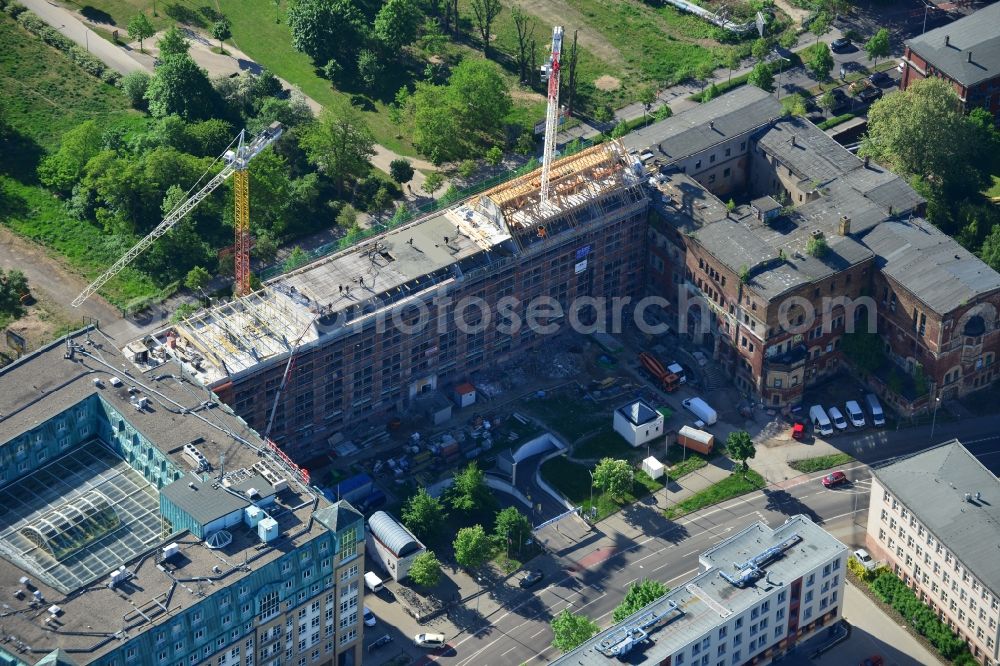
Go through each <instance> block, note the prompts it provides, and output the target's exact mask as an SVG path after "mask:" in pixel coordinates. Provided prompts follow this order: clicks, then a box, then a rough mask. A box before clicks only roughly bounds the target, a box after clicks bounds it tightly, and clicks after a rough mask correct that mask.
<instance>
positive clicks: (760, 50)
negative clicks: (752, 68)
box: [750, 37, 771, 60]
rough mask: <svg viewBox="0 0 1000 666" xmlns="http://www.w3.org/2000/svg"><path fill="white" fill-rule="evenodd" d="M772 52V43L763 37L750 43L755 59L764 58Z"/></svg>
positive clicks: (751, 52) (751, 53)
mask: <svg viewBox="0 0 1000 666" xmlns="http://www.w3.org/2000/svg"><path fill="white" fill-rule="evenodd" d="M770 52H771V44H770V43H769V42H768V41H767V40H766V39H764V38H763V37H760V38H758V39H755V40H754V41H753V44H751V45H750V55H752V56H753V57H754V59H755V60H763V59H764V58H766V57H767V54H768V53H770Z"/></svg>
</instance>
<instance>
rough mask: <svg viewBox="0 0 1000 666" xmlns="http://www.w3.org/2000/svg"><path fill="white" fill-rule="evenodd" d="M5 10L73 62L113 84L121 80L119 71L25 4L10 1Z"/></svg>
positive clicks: (26, 28) (25, 27)
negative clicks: (27, 7)
mask: <svg viewBox="0 0 1000 666" xmlns="http://www.w3.org/2000/svg"><path fill="white" fill-rule="evenodd" d="M4 11H6V12H7V13H8V14H10V15H11V16H13V17H15V18H16V19H17V22H18V23H20V24H21V27H23V28H24V29H25V30H28V31H29V32H31V33H34V34H35V35H37V36H38V37H39V38H40V39H41V40H42V41H43V42H45V43H46V44H48V45H49V46H51V47H53V48H56V49H59V50H60V51H62V52H63V53H65V54H66V56H67V57H68V58H69V59H70V60H71V61H73V63H75V64H76V65H77V66H78V67H80V68H81V69H83V71H85V72H87V73H88V74H90V75H91V76H94V77H96V78H98V79H100V80H101V81H104V82H105V83H108V84H111V85H117V84H118V83H119V81H121V78H122V77H121V75H120V74H119V73H118V72H116V71H114V70H113V69H110V68H108V66H107V65H105V64H104V63H103V62H101V61H100V60H98V59H97V58H95V57H94V56H92V55H90V53H88V52H87V51H86V50H84V49H82V48H80V46H79V45H78V44H76V43H75V42H74V41H73V40H71V39H70V38H69V37H67V36H66V35H64V34H62V33H61V32H59V31H58V30H56V29H55V28H53V27H52V26H50V25H49V24H47V23H46V22H45V21H43V20H42V19H40V18H38V17H37V16H35V15H34V14H32V13H31V12H29V11H27V10H26V9H25V8H24V5H22V4H20V3H18V2H10V3H9V4H7V6H6V7H5V8H4Z"/></svg>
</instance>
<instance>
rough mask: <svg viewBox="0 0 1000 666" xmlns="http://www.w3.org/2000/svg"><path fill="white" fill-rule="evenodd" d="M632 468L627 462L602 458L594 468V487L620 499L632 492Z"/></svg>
mask: <svg viewBox="0 0 1000 666" xmlns="http://www.w3.org/2000/svg"><path fill="white" fill-rule="evenodd" d="M633 478H634V476H633V472H632V466H631V465H629V464H628V461H627V460H615V459H614V458H604V459H602V460H601V461H600V462H599V463H597V467H595V468H594V485H595V486H597V487H598V488H600V489H601V490H603V491H605V492H606V493H608V494H609V495H611V496H612V497H614V498H616V499H620V498H622V497H624V496H625V494H626V493H627V492H629V491H630V490H632V480H633Z"/></svg>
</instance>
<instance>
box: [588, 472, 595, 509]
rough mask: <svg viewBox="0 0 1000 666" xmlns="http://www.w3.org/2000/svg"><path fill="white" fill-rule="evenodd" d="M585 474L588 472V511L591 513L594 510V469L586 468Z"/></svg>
mask: <svg viewBox="0 0 1000 666" xmlns="http://www.w3.org/2000/svg"><path fill="white" fill-rule="evenodd" d="M587 474H590V508H589V509H588V512H590V513H593V511H594V470H592V469H588V470H587Z"/></svg>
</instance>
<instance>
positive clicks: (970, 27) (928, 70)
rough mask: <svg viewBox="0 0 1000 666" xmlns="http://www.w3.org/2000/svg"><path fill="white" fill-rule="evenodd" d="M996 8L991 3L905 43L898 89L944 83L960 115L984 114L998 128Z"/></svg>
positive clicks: (998, 19) (999, 70)
mask: <svg viewBox="0 0 1000 666" xmlns="http://www.w3.org/2000/svg"><path fill="white" fill-rule="evenodd" d="M998 25H1000V5H998V4H996V3H993V4H990V5H986V6H985V7H983V8H982V9H979V10H977V11H976V12H974V13H972V14H970V15H968V16H966V17H965V18H961V19H959V20H957V21H955V22H954V23H950V24H948V25H946V26H943V27H941V28H937V29H935V30H930V31H928V32H925V33H924V34H922V35H920V36H919V37H914V38H913V39H909V40H907V41H906V45H905V49H904V51H903V77H902V79H900V82H899V85H900V88H902V89H903V90H906V88H907V87H908V86H910V84H912V83H913V82H914V81H919V80H920V79H925V78H927V77H929V76H936V77H938V78H942V79H945V80H946V81H948V82H950V83H951V84H952V86H953V87H954V88H955V92H956V93H958V98H959V99H960V100H962V107H963V108H964V109H965V111H966V112H969V111H972V110H973V109H986V110H987V111H989V112H990V113H991V114H992V115H993V119H994V121H995V122H996V123H997V124H998V125H1000V34H998V33H997V26H998Z"/></svg>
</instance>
